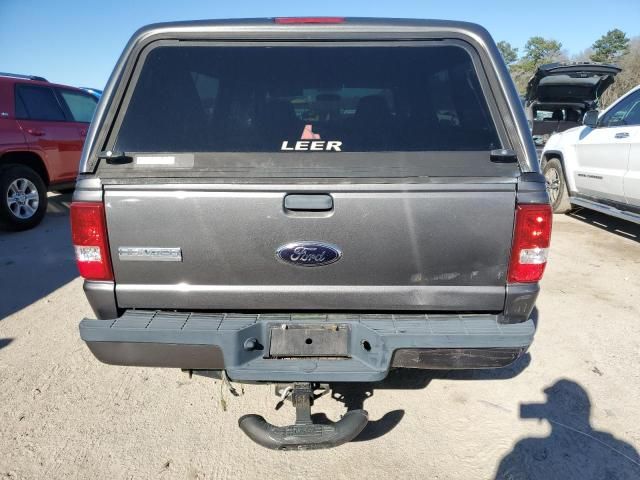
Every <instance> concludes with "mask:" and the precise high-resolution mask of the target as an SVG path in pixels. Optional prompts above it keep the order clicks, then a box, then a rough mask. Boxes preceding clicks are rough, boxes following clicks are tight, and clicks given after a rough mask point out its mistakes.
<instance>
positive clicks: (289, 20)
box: [275, 17, 344, 25]
mask: <svg viewBox="0 0 640 480" xmlns="http://www.w3.org/2000/svg"><path fill="white" fill-rule="evenodd" d="M275 22H276V23H279V24H281V25H295V24H298V23H344V17H276V18H275Z"/></svg>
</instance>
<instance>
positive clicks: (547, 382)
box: [0, 196, 640, 480]
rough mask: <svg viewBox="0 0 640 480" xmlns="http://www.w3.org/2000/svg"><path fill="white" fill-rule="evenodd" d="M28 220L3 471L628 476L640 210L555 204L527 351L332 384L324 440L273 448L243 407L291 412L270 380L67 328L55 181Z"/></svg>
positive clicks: (3, 292) (64, 215)
mask: <svg viewBox="0 0 640 480" xmlns="http://www.w3.org/2000/svg"><path fill="white" fill-rule="evenodd" d="M51 200H52V203H51V206H50V212H49V215H48V216H47V218H46V219H45V221H44V222H43V224H42V225H40V226H39V227H38V228H37V229H35V230H32V231H29V232H22V233H12V234H8V233H0V478H11V479H13V478H21V479H22V478H25V479H58V478H64V479H74V478H82V479H84V478H87V479H110V480H112V479H120V478H126V479H129V478H131V479H134V478H135V479H147V478H160V479H181V478H186V479H223V478H243V479H252V478H267V479H271V478H273V479H276V478H277V479H284V478H296V479H300V478H304V479H309V480H311V479H316V478H318V479H320V478H322V479H328V478H329V479H342V478H366V477H371V476H375V477H378V478H402V479H412V478H416V479H418V478H419V479H473V480H477V479H494V478H499V479H512V480H520V479H536V478H541V479H542V478H543V479H545V480H546V479H554V478H558V479H576V480H577V479H581V480H582V479H598V480H600V479H607V480H614V479H616V480H617V479H639V478H640V459H639V457H638V450H640V421H639V419H640V367H639V365H638V362H639V360H640V228H638V227H637V226H634V225H632V224H628V223H625V222H620V221H616V220H612V219H610V218H607V217H605V216H601V215H597V214H594V213H593V212H591V213H589V212H587V211H584V210H582V211H580V212H578V213H576V214H573V215H572V216H556V218H555V225H554V233H553V245H552V253H551V259H550V262H549V266H548V270H547V274H546V277H545V279H544V282H543V292H542V294H541V296H540V299H539V301H538V311H537V319H538V332H537V335H536V339H535V342H534V344H533V346H532V348H531V350H530V354H529V355H528V356H526V357H524V358H523V359H522V361H519V362H518V363H517V364H515V365H514V366H512V367H510V368H508V369H503V370H496V371H490V372H486V371H485V372H470V371H461V372H440V373H437V374H433V373H429V372H426V373H425V372H400V373H393V374H392V375H390V377H389V379H388V380H387V381H385V382H383V383H381V384H374V385H363V386H360V387H357V388H355V387H351V388H344V387H340V388H338V389H337V391H336V393H335V394H336V396H338V397H339V398H340V401H335V400H332V399H331V398H329V397H323V398H322V399H321V400H320V401H319V402H318V403H317V405H316V407H314V411H315V412H323V413H326V414H327V416H328V417H329V418H331V419H334V420H335V419H337V418H339V416H340V414H341V413H343V412H344V411H345V409H346V406H350V407H356V406H358V405H361V404H362V403H364V407H365V408H366V409H367V410H368V411H369V414H370V418H371V419H372V421H371V423H370V425H369V426H368V427H367V428H366V430H365V431H364V432H363V433H362V434H361V436H360V437H359V438H358V439H357V441H355V442H352V443H350V444H347V445H344V446H342V447H339V448H337V449H333V450H326V451H311V452H286V453H281V452H272V451H269V450H265V449H263V448H261V447H258V446H256V445H254V444H253V443H252V442H251V441H250V440H249V439H248V438H246V437H245V436H244V434H242V432H241V431H240V430H239V429H238V427H237V419H238V417H239V416H240V415H242V414H245V413H259V414H261V415H264V416H265V417H266V418H267V419H269V420H271V421H273V422H274V423H279V424H286V423H290V421H291V420H292V418H293V409H292V408H291V407H289V406H288V407H284V408H282V409H281V410H279V411H277V412H276V411H274V406H275V404H276V398H275V397H274V395H273V393H272V389H271V387H268V386H245V387H244V395H243V396H240V397H237V398H235V397H232V396H231V395H230V394H229V393H228V392H227V391H225V392H224V393H223V395H224V398H225V400H226V403H227V405H228V406H227V410H226V411H224V410H223V408H222V403H221V388H220V384H219V383H218V382H216V381H214V380H211V379H207V378H202V377H194V378H193V379H191V380H190V379H189V378H188V377H187V375H186V374H183V373H181V372H179V371H174V370H159V369H145V368H120V367H113V366H107V365H103V364H101V363H99V362H98V361H97V360H95V359H94V358H93V356H92V355H91V353H90V352H89V351H88V349H87V348H86V347H85V345H84V344H83V342H82V341H81V340H80V338H79V336H78V328H77V325H78V322H79V321H80V319H81V318H82V317H84V316H91V315H92V313H91V310H90V308H89V305H88V304H87V301H86V300H85V297H84V295H83V293H82V281H81V280H80V279H79V278H77V273H76V271H75V266H74V264H73V259H72V252H71V247H70V245H69V243H70V239H69V227H68V202H69V197H66V196H52V198H51Z"/></svg>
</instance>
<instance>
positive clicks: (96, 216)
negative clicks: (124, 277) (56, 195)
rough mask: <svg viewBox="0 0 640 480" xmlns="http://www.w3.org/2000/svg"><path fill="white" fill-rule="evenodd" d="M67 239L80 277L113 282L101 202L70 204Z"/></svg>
mask: <svg viewBox="0 0 640 480" xmlns="http://www.w3.org/2000/svg"><path fill="white" fill-rule="evenodd" d="M71 239H72V242H73V248H74V250H75V253H76V263H77V264H78V270H79V271H80V275H82V276H83V277H84V278H86V279H87V280H113V273H112V271H111V258H110V257H109V244H108V242H107V229H106V222H105V215H104V205H103V204H102V202H73V203H72V204H71Z"/></svg>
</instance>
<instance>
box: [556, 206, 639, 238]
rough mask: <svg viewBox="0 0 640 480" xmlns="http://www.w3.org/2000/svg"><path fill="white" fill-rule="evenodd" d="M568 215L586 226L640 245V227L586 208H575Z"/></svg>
mask: <svg viewBox="0 0 640 480" xmlns="http://www.w3.org/2000/svg"><path fill="white" fill-rule="evenodd" d="M568 215H569V216H570V217H571V218H575V219H576V220H579V221H581V222H583V223H586V224H588V225H592V226H594V227H596V228H599V229H601V230H606V231H607V232H610V233H613V234H614V235H618V236H620V237H623V238H628V239H629V240H633V241H635V242H638V243H640V225H637V224H635V223H633V222H627V221H625V220H621V219H619V218H616V217H611V216H609V215H605V214H603V213H599V212H596V211H594V210H589V209H588V208H576V209H575V210H572V211H571V212H570V213H568Z"/></svg>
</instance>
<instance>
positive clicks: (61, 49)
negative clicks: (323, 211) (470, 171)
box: [0, 0, 640, 88]
mask: <svg viewBox="0 0 640 480" xmlns="http://www.w3.org/2000/svg"><path fill="white" fill-rule="evenodd" d="M317 15H322V16H365V17H366V16H369V17H402V18H434V19H448V20H465V21H470V22H475V23H479V24H481V25H482V26H484V27H485V28H487V29H488V30H489V32H491V34H492V35H493V37H494V39H495V40H496V42H497V41H499V40H506V41H508V42H510V43H511V44H512V45H513V46H515V47H518V48H520V50H522V47H523V46H524V44H525V43H526V41H527V39H528V38H529V37H531V36H534V35H540V36H543V37H546V38H554V39H556V40H559V41H560V42H562V45H563V48H564V49H566V50H567V51H568V53H569V54H575V53H579V52H581V51H583V50H584V49H586V48H588V47H589V46H591V44H593V42H594V41H595V40H596V39H598V38H599V37H600V36H601V35H603V34H604V33H606V32H607V31H608V30H611V29H613V28H619V29H621V30H622V31H624V32H626V33H627V35H628V36H629V37H634V36H638V35H640V0H608V1H607V2H596V1H593V0H551V1H549V0H529V1H526V2H524V1H522V0H495V1H486V0H485V1H480V0H448V1H443V0H422V1H418V0H377V1H376V0H365V1H362V0H354V1H348V0H315V1H313V0H294V1H291V0H290V1H276V0H271V1H270V0H251V1H248V0H247V1H244V0H224V1H217V0H101V1H96V0H0V71H4V72H12V73H23V74H30V75H39V76H43V77H45V78H47V79H48V80H49V81H52V82H57V83H63V84H68V85H75V86H85V87H94V88H103V87H104V85H105V83H106V81H107V79H108V77H109V75H110V73H111V70H112V69H113V66H114V64H115V62H116V60H117V59H118V56H119V55H120V53H121V51H122V49H123V48H124V46H125V44H126V42H127V41H128V40H129V38H130V37H131V35H132V34H133V33H134V32H135V31H136V30H137V29H138V28H139V27H141V26H143V25H147V24H149V23H155V22H164V21H175V20H201V19H216V18H243V17H278V16H317Z"/></svg>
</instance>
